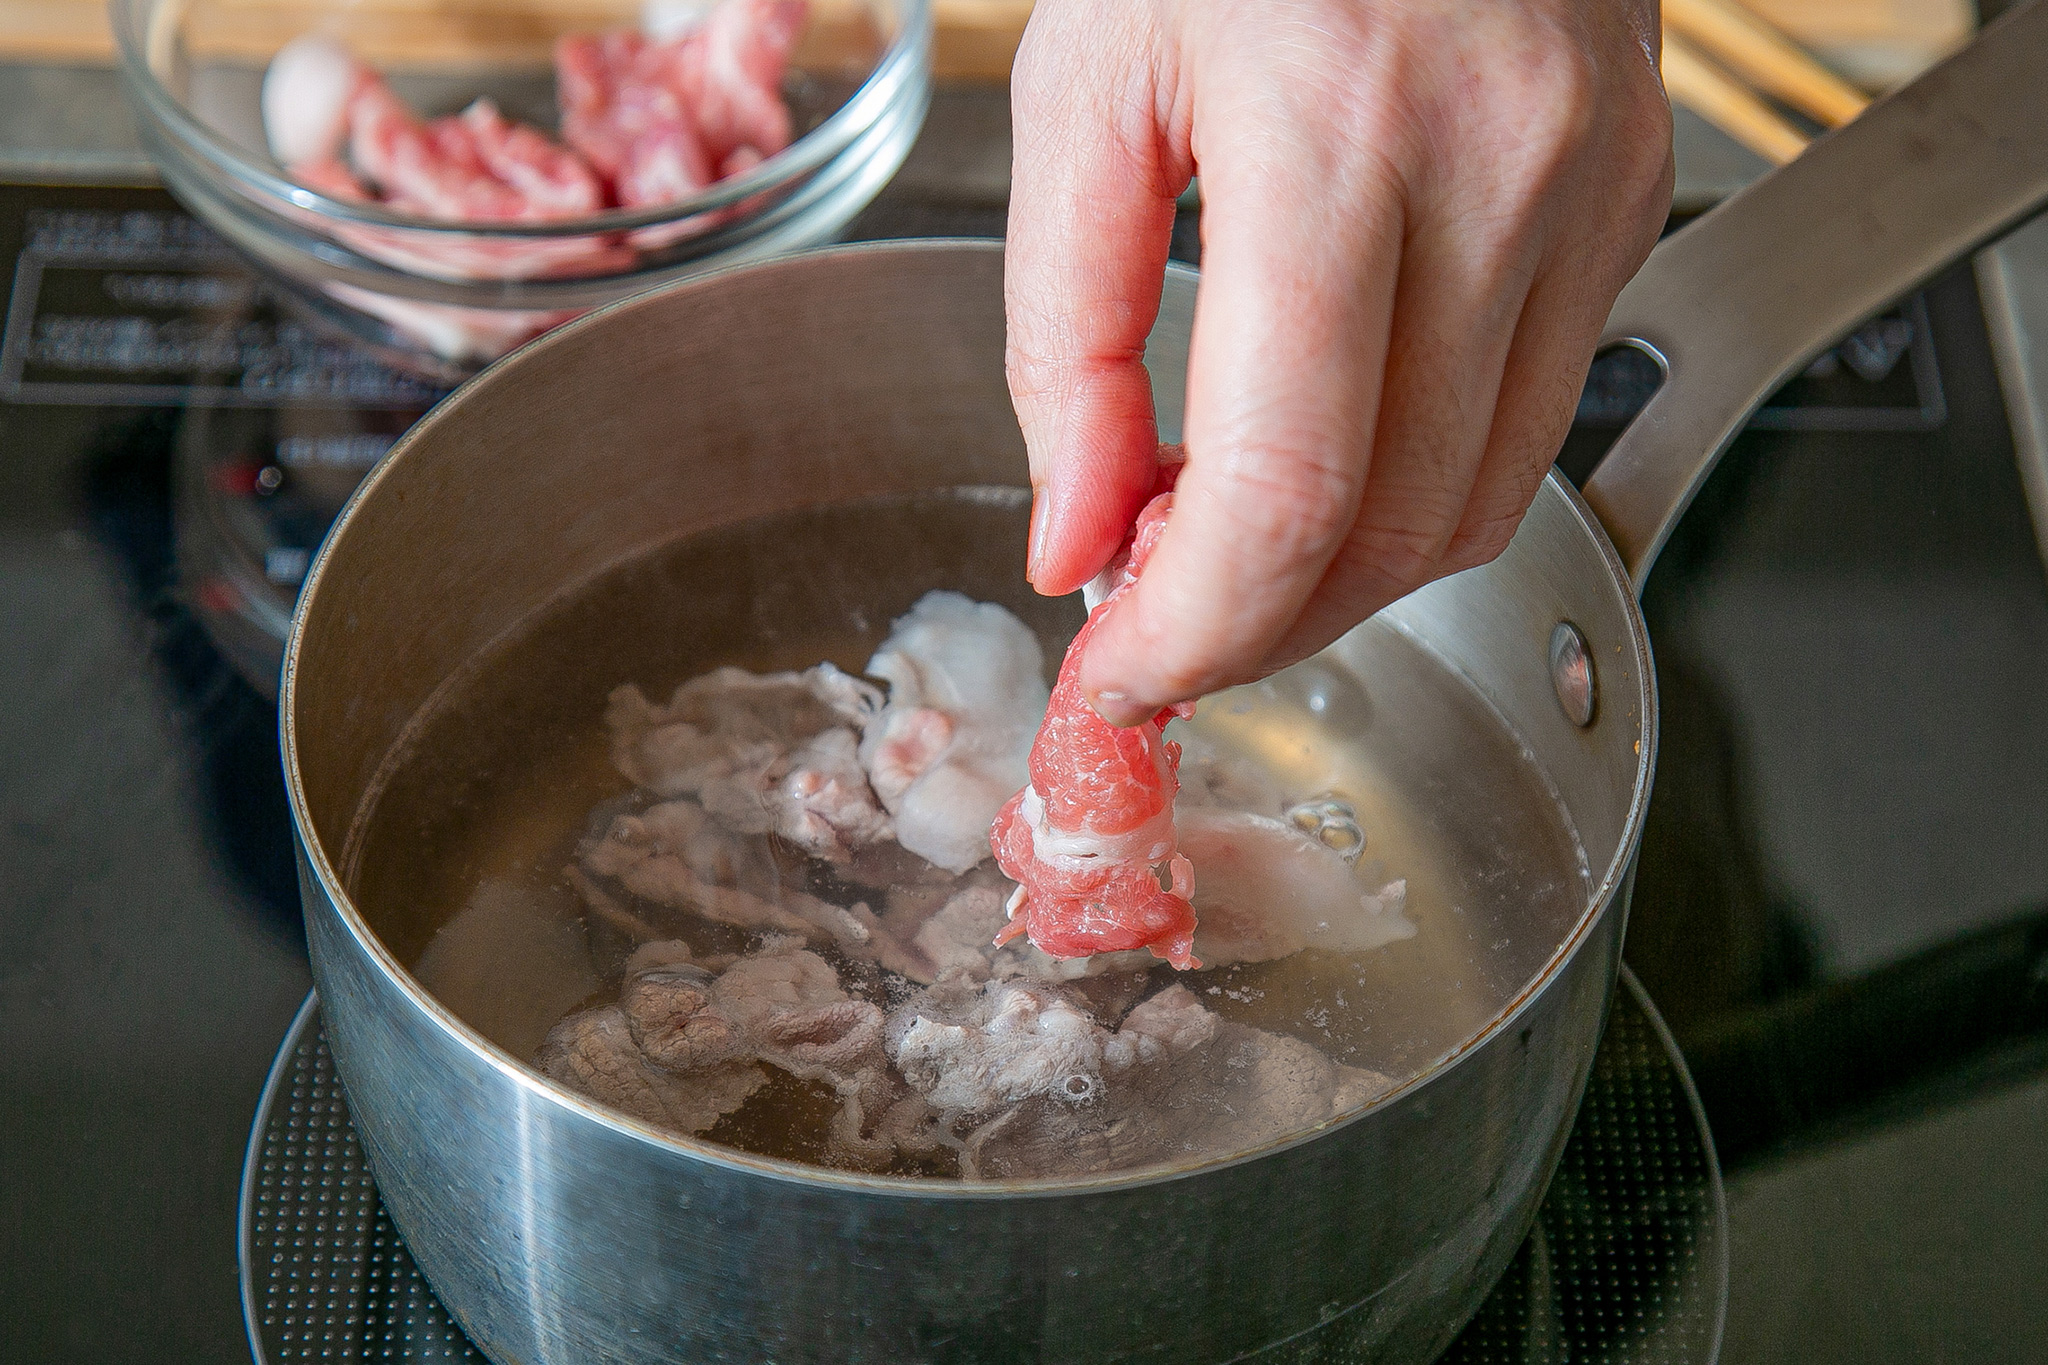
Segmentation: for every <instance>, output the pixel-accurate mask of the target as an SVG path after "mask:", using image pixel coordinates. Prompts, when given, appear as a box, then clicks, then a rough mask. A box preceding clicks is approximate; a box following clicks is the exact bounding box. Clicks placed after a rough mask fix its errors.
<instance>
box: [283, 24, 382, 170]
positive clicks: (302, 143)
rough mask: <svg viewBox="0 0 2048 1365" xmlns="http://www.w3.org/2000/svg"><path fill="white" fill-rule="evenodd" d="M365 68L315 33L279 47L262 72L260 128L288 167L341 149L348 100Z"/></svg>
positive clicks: (362, 78)
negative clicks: (261, 123) (261, 124)
mask: <svg viewBox="0 0 2048 1365" xmlns="http://www.w3.org/2000/svg"><path fill="white" fill-rule="evenodd" d="M367 79H369V73H368V71H367V70H366V69H365V68H364V66H363V64H362V63H361V62H358V61H357V60H356V59H355V57H354V55H353V54H351V53H350V52H349V50H348V49H347V48H345V47H343V46H342V45H341V44H340V43H338V42H336V41H335V40H334V39H332V38H329V37H326V36H324V35H322V34H318V33H308V34H306V35H305V36H304V37H300V38H294V39H293V40H292V41H291V42H289V43H286V44H285V45H284V46H283V47H281V48H279V49H278V51H277V55H276V56H275V57H272V58H271V59H270V67H269V69H268V70H267V71H265V72H264V73H263V95H262V103H263V132H264V136H265V137H266V138H268V139H269V142H270V153H271V155H272V156H275V157H276V158H277V159H278V161H280V162H281V163H283V164H284V165H286V166H296V165H298V164H299V163H301V162H306V161H326V160H329V159H332V158H334V157H336V156H339V155H340V154H341V144H342V141H343V139H344V138H345V137H346V136H347V135H348V105H349V100H350V99H351V98H352V97H353V96H354V95H355V93H356V91H357V90H358V89H359V88H360V87H361V86H362V84H363V82H364V81H365V80H367Z"/></svg>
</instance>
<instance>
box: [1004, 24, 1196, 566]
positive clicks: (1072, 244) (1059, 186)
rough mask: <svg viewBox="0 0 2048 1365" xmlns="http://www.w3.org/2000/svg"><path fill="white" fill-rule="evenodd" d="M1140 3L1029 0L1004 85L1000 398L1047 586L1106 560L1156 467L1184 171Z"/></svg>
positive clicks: (1034, 555) (1035, 557)
mask: <svg viewBox="0 0 2048 1365" xmlns="http://www.w3.org/2000/svg"><path fill="white" fill-rule="evenodd" d="M1144 8H1145V7H1143V6H1137V5H1133V6H1128V7H1124V6H1118V7H1114V8H1111V9H1104V8H1102V7H1099V6H1092V5H1077V4H1061V3H1050V2H1048V3H1042V4H1040V5H1039V6H1038V7H1037V9H1036V11H1035V12H1034V13H1033V15H1032V17H1031V22H1030V25H1029V27H1028V28H1027V29H1026V31H1025V37H1024V44H1023V46H1022V47H1021V48H1020V49H1019V51H1018V55H1017V70H1016V73H1015V75H1014V76H1013V78H1012V81H1011V86H1010V88H1011V91H1012V103H1013V106H1014V107H1013V113H1012V124H1013V128H1014V138H1015V144H1014V145H1015V150H1014V153H1013V166H1012V173H1011V187H1010V219H1009V241H1008V244H1007V246H1006V248H1005V250H1004V257H1003V284H1004V298H1005V304H1006V308H1007V313H1008V319H1009V337H1008V367H1009V380H1010V393H1011V397H1012V398H1013V400H1014V401H1015V403H1016V408H1017V416H1018V420H1019V421H1020V422H1021V423H1022V425H1023V428H1024V440H1025V446H1026V448H1027V450H1028V451H1029V453H1030V457H1031V482H1032V486H1033V489H1034V491H1035V493H1036V496H1035V498H1034V502H1033V508H1032V533H1031V562H1030V568H1029V573H1030V577H1031V581H1032V583H1033V585H1034V586H1036V587H1037V589H1038V590H1039V591H1040V592H1043V593H1047V594H1050V595H1060V594H1064V593H1069V592H1072V591H1074V590H1075V589H1076V588H1078V587H1080V586H1081V585H1082V584H1083V583H1085V582H1087V581H1088V580H1089V579H1090V578H1092V577H1094V575H1095V573H1096V572H1097V570H1099V569H1100V568H1101V567H1102V566H1103V565H1104V564H1105V563H1107V562H1108V560H1109V558H1110V556H1111V555H1113V554H1114V553H1115V552H1116V549H1117V547H1118V545H1119V544H1120V543H1121V542H1122V540H1123V537H1124V534H1125V533H1126V532H1127V531H1128V530H1129V529H1130V525H1131V522H1132V521H1133V520H1134V519H1135V518H1136V516H1137V513H1138V510H1139V508H1140V506H1141V505H1142V504H1143V502H1144V499H1145V496H1146V494H1147V493H1148V492H1149V491H1150V488H1151V484H1152V479H1153V473H1154V468H1155V464H1156V454H1155V451H1156V442H1157V436H1156V430H1157V428H1156V424H1155V422H1154V417H1153V411H1152V388H1151V380H1150V378H1149V376H1148V375H1147V374H1146V371H1145V366H1144V355H1145V338H1146V336H1147V334H1148V333H1150V331H1151V329H1152V323H1153V321H1154V319H1155V318H1156V317H1157V316H1158V313H1159V295H1160V288H1161V283H1162V280H1163V278H1164V274H1165V270H1166V257H1167V249H1168V246H1169V244H1170V240H1171V236H1172V231H1173V213H1174V201H1175V199H1176V198H1177V197H1178V196H1179V194H1180V191H1181V190H1182V189H1184V188H1185V187H1186V185H1187V182H1188V178H1189V174H1188V170H1189V168H1188V164H1187V158H1186V157H1185V156H1181V157H1178V158H1176V157H1174V156H1172V155H1171V154H1170V153H1169V148H1170V146H1171V145H1173V144H1172V142H1171V141H1170V140H1169V136H1168V131H1167V130H1166V129H1164V128H1163V127H1162V119H1161V112H1160V95H1159V90H1158V88H1157V84H1156V76H1157V71H1158V69H1159V62H1158V60H1157V56H1156V54H1155V53H1154V52H1153V51H1152V50H1151V47H1152V42H1153V40H1152V38H1151V37H1150V35H1149V34H1148V32H1147V31H1146V30H1145V29H1144V28H1143V27H1142V23H1141V21H1142V16H1143V12H1144ZM1181 145H1185V140H1184V139H1182V140H1181Z"/></svg>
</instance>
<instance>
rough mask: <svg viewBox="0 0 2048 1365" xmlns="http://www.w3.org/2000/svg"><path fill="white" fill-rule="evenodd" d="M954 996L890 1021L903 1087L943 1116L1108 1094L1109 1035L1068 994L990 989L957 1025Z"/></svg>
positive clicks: (1007, 984)
mask: <svg viewBox="0 0 2048 1365" xmlns="http://www.w3.org/2000/svg"><path fill="white" fill-rule="evenodd" d="M947 994H949V993H948V992H944V991H940V992H937V993H927V995H926V996H925V997H924V998H923V999H921V1000H919V1001H914V1002H912V1003H911V1004H909V1005H906V1006H905V1007H904V1008H903V1009H902V1010H899V1011H898V1013H897V1015H896V1017H895V1018H893V1019H892V1020H891V1021H890V1028H889V1034H890V1037H891V1038H892V1039H893V1047H892V1049H891V1053H892V1056H893V1057H894V1060H895V1062H896V1067H897V1070H898V1071H900V1072H901V1073H902V1074H903V1079H904V1080H906V1081H908V1082H910V1084H911V1085H912V1086H913V1087H914V1088H916V1089H917V1090H918V1091H920V1092H921V1093H922V1094H923V1095H924V1097H925V1100H926V1102H927V1103H929V1104H930V1105H931V1106H932V1107H933V1108H934V1109H938V1110H940V1111H942V1112H958V1113H962V1114H985V1113H993V1112H995V1111H997V1110H1000V1109H1003V1108H1005V1107H1007V1106H1010V1105H1014V1104H1017V1103H1019V1102H1020V1101H1023V1100H1028V1099H1032V1098H1034V1097H1043V1098H1046V1099H1051V1100H1057V1101H1060V1102H1061V1103H1065V1104H1079V1103H1081V1102H1083V1101H1085V1100H1089V1099H1092V1098H1094V1097H1095V1096H1096V1095H1097V1094H1098V1093H1100V1091H1101V1089H1102V1067H1103V1047H1104V1045H1105V1044H1106V1043H1108V1042H1109V1041H1110V1034H1109V1032H1108V1030H1106V1029H1104V1028H1103V1027H1102V1026H1101V1025H1100V1024H1098V1023H1096V1022H1095V1021H1094V1019H1092V1018H1091V1017H1089V1015H1088V1013H1087V1012H1086V1011H1085V1010H1083V1009H1081V1008H1080V1007H1079V1006H1077V1005H1076V1004H1075V1003H1074V1002H1073V1001H1072V1000H1071V999H1069V998H1068V997H1067V996H1066V995H1065V994H1063V993H1061V992H1059V991H1057V990H1053V989H1051V988H1049V987H1045V986H1037V985H1031V984H1028V983H1025V982H1021V981H992V982H989V983H988V985H987V986H986V987H985V988H983V990H982V991H981V992H980V994H979V996H978V997H975V998H973V999H972V1001H971V1003H969V1004H968V1006H967V1008H966V1010H965V1012H964V1013H963V1014H961V1015H960V1016H959V1017H958V1018H957V1020H955V1019H952V1018H949V1017H948V1016H949V1015H951V1014H953V1013H954V1011H953V1010H949V1009H947V1008H946V1007H945V1006H946V1004H947V1001H946V995H947Z"/></svg>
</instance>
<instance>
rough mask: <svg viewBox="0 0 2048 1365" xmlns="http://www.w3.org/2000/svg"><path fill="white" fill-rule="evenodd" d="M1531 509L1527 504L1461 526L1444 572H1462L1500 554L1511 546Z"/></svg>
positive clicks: (1496, 557) (1492, 559)
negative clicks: (1523, 519)
mask: <svg viewBox="0 0 2048 1365" xmlns="http://www.w3.org/2000/svg"><path fill="white" fill-rule="evenodd" d="M1528 510H1529V509H1528V506H1527V505H1526V504H1524V505H1522V506H1520V507H1517V508H1515V509H1513V510H1512V511H1505V512H1494V513H1489V514H1487V515H1485V516H1481V517H1478V518H1475V519H1474V521H1473V522H1472V524H1471V525H1470V526H1464V527H1460V528H1459V529H1458V534H1457V535H1456V536H1455V537H1453V538H1452V540H1451V547H1450V549H1449V550H1447V551H1446V552H1445V553H1444V572H1445V573H1461V572H1463V571H1464V570H1466V569H1476V568H1478V567H1479V566H1480V565H1481V564H1491V563H1492V562H1493V561H1494V560H1496V559H1498V558H1500V554H1501V551H1503V550H1505V549H1507V547H1508V543H1509V542H1510V541H1512V540H1513V539H1514V538H1515V532H1516V531H1517V530H1519V529H1520V528H1521V525H1522V518H1523V517H1524V516H1525V515H1526V514H1527V513H1528Z"/></svg>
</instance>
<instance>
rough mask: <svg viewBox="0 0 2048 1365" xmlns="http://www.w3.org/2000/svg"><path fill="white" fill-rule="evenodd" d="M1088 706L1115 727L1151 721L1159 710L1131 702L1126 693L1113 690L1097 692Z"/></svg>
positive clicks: (1090, 699) (1089, 700)
mask: <svg viewBox="0 0 2048 1365" xmlns="http://www.w3.org/2000/svg"><path fill="white" fill-rule="evenodd" d="M1088 704H1089V705H1090V706H1092V707H1094V708H1095V714H1096V715H1098V716H1101V717H1102V718H1103V719H1104V720H1106V721H1108V722H1109V723H1110V724H1111V725H1116V726H1128V725H1137V724H1140V723H1142V722H1144V721H1148V720H1150V719H1152V717H1153V715H1155V714H1156V713H1157V712H1158V710H1159V708H1158V707H1156V706H1147V705H1145V704H1144V703H1143V702H1138V701H1133V700H1132V699H1131V698H1130V696H1129V695H1128V694H1127V693H1123V692H1118V691H1116V690H1115V689H1114V688H1104V689H1103V690H1102V691H1100V692H1097V693H1096V694H1095V695H1094V696H1092V697H1090V698H1089V699H1088Z"/></svg>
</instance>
